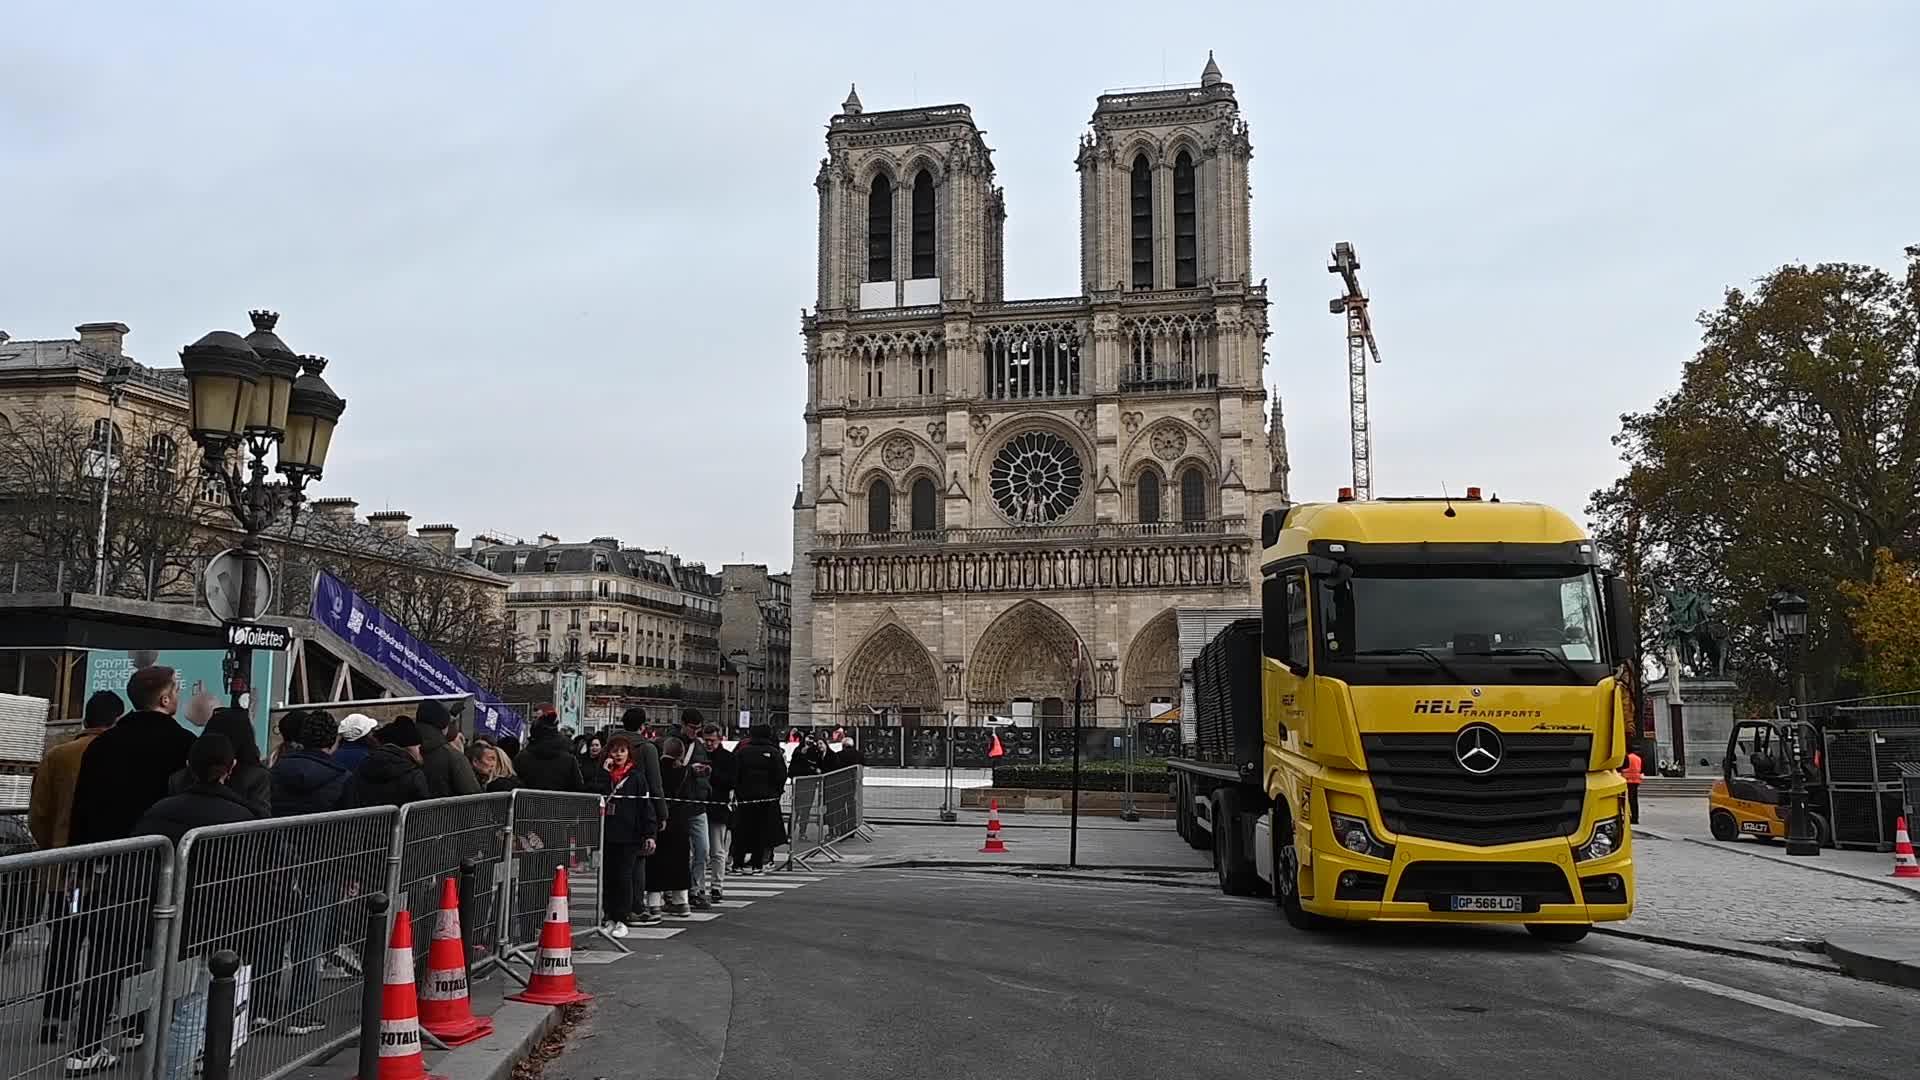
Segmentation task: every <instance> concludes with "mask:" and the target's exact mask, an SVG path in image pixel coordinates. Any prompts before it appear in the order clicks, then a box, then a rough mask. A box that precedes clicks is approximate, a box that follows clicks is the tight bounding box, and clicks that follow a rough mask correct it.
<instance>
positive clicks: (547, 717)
mask: <svg viewBox="0 0 1920 1080" xmlns="http://www.w3.org/2000/svg"><path fill="white" fill-rule="evenodd" d="M513 770H514V772H516V773H518V774H519V776H520V786H522V787H529V788H536V789H538V790H540V791H585V790H587V785H586V783H585V780H584V778H583V777H582V776H581V775H580V760H579V759H578V758H576V757H574V756H573V746H572V745H571V744H570V743H568V742H567V737H566V735H564V734H562V733H561V731H560V721H559V720H558V719H556V718H555V717H554V716H553V715H552V714H551V713H543V714H541V716H540V718H539V719H538V720H537V721H535V722H534V725H533V734H532V736H531V737H530V738H528V740H527V748H526V749H525V750H522V751H521V752H520V756H519V757H517V758H515V759H514V762H513Z"/></svg>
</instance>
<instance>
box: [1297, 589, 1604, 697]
mask: <svg viewBox="0 0 1920 1080" xmlns="http://www.w3.org/2000/svg"><path fill="white" fill-rule="evenodd" d="M1320 608H1321V618H1320V626H1321V628H1322V633H1321V642H1320V645H1321V656H1322V658H1323V660H1324V661H1327V662H1332V663H1341V662H1344V661H1350V660H1351V661H1359V662H1384V661H1391V662H1393V663H1396V664H1401V665H1405V664H1407V663H1409V662H1412V663H1416V664H1417V663H1420V662H1421V661H1423V660H1424V661H1426V662H1427V663H1428V664H1429V665H1430V666H1433V667H1437V668H1440V669H1442V671H1441V674H1442V675H1443V676H1444V677H1449V678H1450V679H1457V678H1459V677H1460V676H1459V674H1458V671H1459V669H1460V665H1461V664H1462V663H1468V662H1473V663H1475V664H1476V666H1482V668H1483V670H1484V665H1485V664H1488V663H1494V664H1498V665H1499V666H1501V667H1502V668H1505V669H1510V670H1511V669H1519V670H1536V669H1537V670H1538V671H1539V672H1540V674H1541V676H1542V681H1558V682H1565V681H1567V679H1568V676H1569V675H1572V676H1574V677H1575V678H1579V679H1582V680H1584V679H1586V678H1587V677H1588V676H1589V674H1592V675H1593V676H1594V677H1598V674H1599V673H1598V672H1595V671H1593V669H1591V668H1587V669H1585V670H1583V669H1582V668H1581V667H1580V666H1579V665H1596V664H1604V663H1605V661H1606V657H1605V656H1604V655H1603V654H1602V652H1601V649H1602V646H1601V644H1600V640H1601V630H1600V599H1599V590H1598V588H1597V584H1596V581H1595V578H1594V574H1593V571H1592V569H1591V568H1589V567H1580V566H1564V567H1563V566H1502V567H1489V566H1391V565H1364V564H1363V565H1358V566H1355V567H1354V568H1353V575H1352V577H1350V578H1348V579H1347V580H1345V581H1343V582H1335V581H1322V582H1321V586H1320ZM1476 677H1477V676H1476ZM1528 681H1532V680H1531V679H1529V680H1528Z"/></svg>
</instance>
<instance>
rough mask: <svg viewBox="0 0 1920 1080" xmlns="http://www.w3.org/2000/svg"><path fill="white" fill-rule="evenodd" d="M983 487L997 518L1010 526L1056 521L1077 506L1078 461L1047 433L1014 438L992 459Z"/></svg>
mask: <svg viewBox="0 0 1920 1080" xmlns="http://www.w3.org/2000/svg"><path fill="white" fill-rule="evenodd" d="M989 486H990V488H991V489H992V491H993V501H994V503H995V504H996V505H998V506H999V507H1000V512H1001V513H1003V514H1005V515H1006V516H1007V517H1008V518H1009V519H1011V520H1012V521H1014V522H1015V523H1017V524H1021V525H1045V524H1047V523H1049V522H1053V521H1058V520H1059V519H1061V518H1063V517H1065V516H1066V514H1067V512H1068V511H1069V510H1072V509H1073V506H1074V504H1075V503H1077V502H1079V501H1080V486H1081V471H1080V455H1079V454H1076V453H1074V450H1073V447H1072V446H1070V445H1068V444H1067V442H1066V440H1064V439H1062V438H1060V437H1059V436H1058V435H1055V434H1053V433H1052V432H1049V431H1028V432H1024V433H1022V434H1019V435H1015V436H1014V437H1013V438H1011V439H1009V440H1007V444H1006V445H1005V446H1002V447H1001V448H1000V452H999V453H997V454H995V455H994V456H993V469H992V472H991V473H990V474H989Z"/></svg>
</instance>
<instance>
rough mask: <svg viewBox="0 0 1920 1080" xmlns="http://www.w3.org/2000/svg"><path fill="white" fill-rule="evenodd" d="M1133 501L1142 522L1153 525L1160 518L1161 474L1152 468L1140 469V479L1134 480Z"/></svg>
mask: <svg viewBox="0 0 1920 1080" xmlns="http://www.w3.org/2000/svg"><path fill="white" fill-rule="evenodd" d="M1133 502H1134V506H1135V507H1136V509H1137V511H1138V516H1139V518H1140V522H1141V524H1144V525H1153V524H1156V523H1157V522H1159V520H1160V474H1159V473H1157V472H1155V471H1153V469H1151V468H1146V469H1141V470H1140V479H1138V480H1136V481H1134V488H1133Z"/></svg>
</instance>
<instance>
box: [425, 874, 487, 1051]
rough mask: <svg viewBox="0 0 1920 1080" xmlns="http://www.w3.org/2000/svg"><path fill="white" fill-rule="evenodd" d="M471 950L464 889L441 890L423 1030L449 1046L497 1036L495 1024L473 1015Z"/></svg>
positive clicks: (450, 882)
mask: <svg viewBox="0 0 1920 1080" xmlns="http://www.w3.org/2000/svg"><path fill="white" fill-rule="evenodd" d="M466 950H467V946H466V941H465V938H463V937H462V936H461V928H460V885H459V883H458V882H456V881H455V880H454V879H453V878H448V879H446V883H445V884H444V885H442V886H441V888H440V917H439V918H438V919H436V920H434V924H433V944H432V945H431V946H429V947H428V949H427V985H425V986H423V987H421V988H420V1026H421V1027H423V1028H426V1029H427V1030H428V1031H429V1032H431V1033H432V1034H433V1036H434V1037H435V1038H437V1039H439V1040H440V1041H441V1042H443V1043H446V1044H447V1045H448V1046H464V1045H466V1044H467V1043H470V1042H472V1041H474V1040H475V1039H484V1038H486V1037H487V1036H489V1035H491V1034H493V1020H492V1019H491V1018H489V1017H485V1016H475V1015H473V1002H472V1000H471V999H470V998H469V997H468V996H467V953H466Z"/></svg>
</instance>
